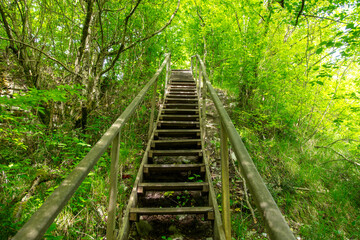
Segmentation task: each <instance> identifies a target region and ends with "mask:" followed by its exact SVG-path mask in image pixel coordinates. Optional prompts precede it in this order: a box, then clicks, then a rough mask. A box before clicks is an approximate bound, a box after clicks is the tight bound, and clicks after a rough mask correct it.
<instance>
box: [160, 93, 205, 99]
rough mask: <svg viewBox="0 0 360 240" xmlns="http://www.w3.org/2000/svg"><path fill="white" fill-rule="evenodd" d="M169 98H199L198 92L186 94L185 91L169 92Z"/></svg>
mask: <svg viewBox="0 0 360 240" xmlns="http://www.w3.org/2000/svg"><path fill="white" fill-rule="evenodd" d="M166 97H167V98H169V97H170V98H191V99H193V98H197V97H198V96H197V95H196V94H186V93H183V94H178V93H168V94H167V95H166Z"/></svg>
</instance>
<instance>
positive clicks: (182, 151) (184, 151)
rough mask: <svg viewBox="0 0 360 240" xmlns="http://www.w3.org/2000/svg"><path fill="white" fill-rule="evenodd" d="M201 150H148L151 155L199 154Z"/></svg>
mask: <svg viewBox="0 0 360 240" xmlns="http://www.w3.org/2000/svg"><path fill="white" fill-rule="evenodd" d="M201 151H202V150H201V149H171V150H150V152H152V153H155V154H157V153H164V154H165V153H189V154H190V153H201Z"/></svg>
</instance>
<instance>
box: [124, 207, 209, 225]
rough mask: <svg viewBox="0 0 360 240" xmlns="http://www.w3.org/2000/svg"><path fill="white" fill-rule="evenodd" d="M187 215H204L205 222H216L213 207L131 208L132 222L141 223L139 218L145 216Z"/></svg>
mask: <svg viewBox="0 0 360 240" xmlns="http://www.w3.org/2000/svg"><path fill="white" fill-rule="evenodd" d="M185 214H204V215H205V220H214V217H215V216H214V210H213V208H212V207H181V208H131V209H130V216H129V218H130V221H136V222H137V221H139V216H143V215H148V216H149V215H185Z"/></svg>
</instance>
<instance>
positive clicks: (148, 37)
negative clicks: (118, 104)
mask: <svg viewBox="0 0 360 240" xmlns="http://www.w3.org/2000/svg"><path fill="white" fill-rule="evenodd" d="M180 1H181V0H178V4H177V7H176V9H175V11H174V13H173V14H172V15H171V17H170V19H169V21H168V22H167V23H166V24H165V25H164V26H163V27H161V28H160V29H159V30H157V31H155V32H153V33H152V34H150V35H148V36H146V37H144V38H141V39H139V40H137V41H135V42H133V43H132V44H130V45H128V46H126V47H124V43H125V32H124V35H123V39H124V40H123V41H122V43H121V46H120V48H119V49H118V50H117V52H116V56H115V58H114V60H113V61H112V62H111V65H110V66H109V67H108V68H107V69H105V70H104V71H102V72H101V75H102V74H104V73H106V72H108V71H110V70H111V69H112V68H113V67H114V65H115V63H116V61H117V60H118V59H119V57H120V53H122V52H125V51H126V50H128V49H130V48H133V47H135V46H136V44H138V43H139V42H143V41H146V40H148V39H150V38H152V37H154V36H155V35H157V34H159V33H160V32H162V31H163V30H164V29H165V28H166V27H167V26H169V25H170V24H171V22H172V20H173V18H174V17H175V15H176V13H177V11H178V10H179V7H180ZM138 3H140V0H139V1H138ZM136 7H137V6H135V7H134V9H133V10H134V11H135V9H136ZM132 12H133V11H132ZM130 16H131V15H130ZM112 54H113V53H110V54H109V55H112Z"/></svg>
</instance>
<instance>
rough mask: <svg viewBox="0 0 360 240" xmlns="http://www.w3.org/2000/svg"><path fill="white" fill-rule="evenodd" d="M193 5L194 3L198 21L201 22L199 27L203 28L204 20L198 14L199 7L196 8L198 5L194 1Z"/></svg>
mask: <svg viewBox="0 0 360 240" xmlns="http://www.w3.org/2000/svg"><path fill="white" fill-rule="evenodd" d="M194 3H195V6H196V13H197V15H198V17H199V19H200V20H201V23H200V26H202V27H204V26H205V22H204V19H203V18H202V17H201V15H200V13H199V7H198V5H197V4H196V0H194Z"/></svg>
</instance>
